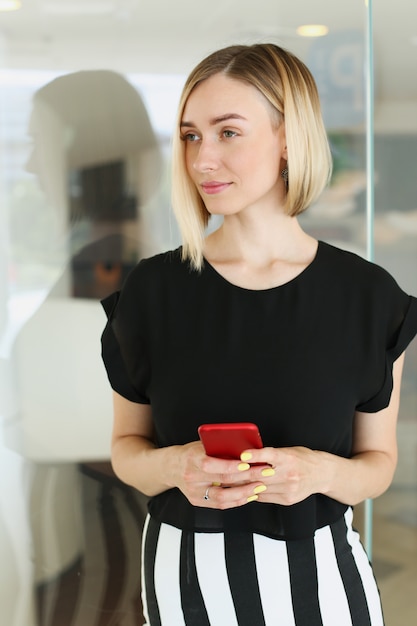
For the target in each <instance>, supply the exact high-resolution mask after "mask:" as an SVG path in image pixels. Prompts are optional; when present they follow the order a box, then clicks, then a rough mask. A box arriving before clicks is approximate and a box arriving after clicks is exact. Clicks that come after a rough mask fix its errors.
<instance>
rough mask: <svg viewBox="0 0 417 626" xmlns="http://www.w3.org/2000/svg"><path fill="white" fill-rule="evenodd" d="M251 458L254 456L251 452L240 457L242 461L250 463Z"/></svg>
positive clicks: (243, 453)
mask: <svg viewBox="0 0 417 626" xmlns="http://www.w3.org/2000/svg"><path fill="white" fill-rule="evenodd" d="M251 458H252V455H251V453H250V452H242V454H241V455H240V460H241V461H250V460H251Z"/></svg>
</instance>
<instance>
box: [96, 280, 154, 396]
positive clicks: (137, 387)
mask: <svg viewBox="0 0 417 626" xmlns="http://www.w3.org/2000/svg"><path fill="white" fill-rule="evenodd" d="M119 300H120V292H118V291H117V292H115V293H113V294H111V295H110V296H108V297H107V298H105V299H104V300H102V302H101V304H102V306H103V308H104V311H105V313H106V315H107V324H106V326H105V328H104V331H103V333H102V336H101V355H102V358H103V362H104V366H105V368H106V371H107V376H108V379H109V382H110V385H111V387H112V389H113V390H114V391H116V392H117V393H119V394H120V395H122V396H123V397H124V398H127V400H130V401H131V402H138V403H141V404H149V398H148V397H147V395H146V393H145V391H144V390H142V389H141V386H142V387H143V388H144V387H145V386H146V379H147V372H146V370H147V366H146V363H147V359H146V356H145V351H144V349H143V348H142V350H141V345H140V344H141V342H140V340H138V339H137V340H136V342H135V349H136V352H137V354H138V357H139V358H140V354H141V352H142V356H143V358H142V359H141V362H142V367H141V368H140V369H141V372H140V376H138V377H134V375H133V372H132V371H130V370H131V368H130V367H129V355H128V354H127V351H126V349H123V347H122V345H121V344H122V343H123V342H121V341H120V339H119V337H118V336H117V334H120V333H117V332H116V330H115V320H116V317H117V318H118V326H119V327H121V328H123V319H120V318H123V312H120V311H119V310H118V309H119ZM128 323H129V320H128V319H126V324H128Z"/></svg>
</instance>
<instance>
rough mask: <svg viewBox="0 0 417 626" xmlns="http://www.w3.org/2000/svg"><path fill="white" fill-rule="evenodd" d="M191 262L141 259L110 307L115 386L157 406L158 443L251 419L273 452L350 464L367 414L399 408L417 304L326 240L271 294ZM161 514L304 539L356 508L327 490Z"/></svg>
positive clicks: (170, 255) (160, 509)
mask: <svg viewBox="0 0 417 626" xmlns="http://www.w3.org/2000/svg"><path fill="white" fill-rule="evenodd" d="M180 255H181V251H180V249H177V250H174V251H172V252H167V253H164V254H160V255H157V256H154V257H152V258H149V259H145V260H143V261H141V262H140V263H139V264H138V265H137V266H136V268H135V269H134V270H133V271H132V272H131V274H130V275H129V277H128V279H127V281H126V283H125V285H124V287H123V289H122V291H121V292H120V293H116V294H113V295H112V296H110V297H109V298H107V299H106V300H105V301H103V306H104V308H105V310H106V313H107V315H108V317H109V321H108V323H107V325H106V328H105V330H104V332H103V336H102V354H103V359H104V363H105V366H106V369H107V373H108V376H109V380H110V383H111V385H112V387H113V389H115V390H116V391H117V392H118V393H120V394H121V395H123V396H124V397H126V398H128V399H129V400H131V401H133V402H139V403H150V404H151V405H152V415H153V420H154V424H155V432H156V439H157V444H158V445H159V446H170V445H176V444H184V443H187V442H190V441H194V440H197V439H198V435H197V428H198V426H199V425H200V424H203V423H207V422H233V421H236V422H238V421H239V422H240V421H250V422H255V423H256V424H258V426H259V429H260V432H261V436H262V439H263V442H264V445H266V446H274V447H285V446H306V447H309V448H312V449H317V450H324V451H327V452H330V453H333V454H336V455H340V456H343V457H349V456H350V454H351V447H352V424H353V418H354V414H355V411H365V412H371V413H376V412H377V411H379V410H381V409H383V408H384V407H386V406H387V405H388V404H389V400H390V396H391V391H392V364H393V362H394V361H395V359H397V357H398V356H399V355H400V354H401V353H402V352H403V351H404V350H405V348H406V347H407V345H408V344H409V342H410V341H411V340H412V338H413V337H414V335H415V334H416V332H417V299H416V298H414V297H412V296H408V295H407V294H406V293H404V292H403V291H402V290H401V289H400V287H399V286H398V285H397V283H396V282H395V280H394V279H393V278H392V277H391V276H390V275H389V274H388V273H387V272H386V271H385V270H384V269H382V268H381V267H379V266H377V265H375V264H373V263H370V262H368V261H365V260H364V259H362V258H361V257H359V256H357V255H355V254H353V253H350V252H346V251H343V250H339V249H338V248H335V247H333V246H331V245H329V244H327V243H324V242H319V246H318V251H317V255H316V257H315V259H314V260H313V262H312V263H311V264H310V265H309V266H308V267H307V268H306V269H305V270H304V271H303V272H302V273H301V274H299V275H298V276H297V277H296V278H294V279H293V280H291V281H289V282H288V283H285V284H284V285H281V286H279V287H274V288H271V289H265V290H259V291H258V290H250V289H244V288H242V287H238V286H235V285H233V284H231V283H230V282H228V281H227V280H225V279H224V278H223V277H222V276H221V275H220V274H218V273H217V272H216V270H215V269H214V268H213V267H212V266H211V265H210V264H209V263H207V262H205V263H204V268H203V270H202V271H201V273H198V272H196V271H192V270H190V268H189V265H188V263H184V262H182V261H181V258H180ZM375 419H378V416H375ZM149 510H150V513H151V515H152V516H154V517H155V518H156V519H158V520H160V521H163V522H166V523H169V524H172V525H174V526H176V527H178V528H185V529H190V530H195V531H204V532H220V531H223V530H226V529H228V530H230V529H234V528H235V529H239V530H249V531H252V532H257V533H260V534H265V535H268V536H271V537H276V538H283V539H293V538H302V537H307V536H311V535H312V534H313V533H314V531H315V530H316V529H317V528H320V527H322V526H324V525H326V524H329V523H331V522H333V521H335V520H336V519H338V518H339V517H340V516H341V515H343V513H344V512H345V510H346V505H344V504H341V503H340V502H337V501H335V500H333V499H331V498H328V497H327V496H324V495H321V494H315V495H312V496H310V497H309V498H307V499H306V500H304V501H303V502H300V503H298V504H295V505H293V506H281V505H276V504H266V503H259V502H253V503H251V504H248V505H245V506H243V507H239V508H235V509H231V510H227V511H220V510H214V509H206V508H202V507H201V508H200V507H194V506H192V505H191V504H190V503H189V502H188V500H187V499H186V498H185V496H183V494H182V493H181V492H180V491H179V490H178V489H171V490H169V491H166V492H164V493H162V494H160V495H158V496H155V497H154V498H152V499H151V501H150V504H149Z"/></svg>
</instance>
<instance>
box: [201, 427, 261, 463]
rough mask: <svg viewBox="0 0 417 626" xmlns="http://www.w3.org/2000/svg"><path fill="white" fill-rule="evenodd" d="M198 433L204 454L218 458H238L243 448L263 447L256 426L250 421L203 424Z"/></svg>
mask: <svg viewBox="0 0 417 626" xmlns="http://www.w3.org/2000/svg"><path fill="white" fill-rule="evenodd" d="M198 434H199V437H200V439H201V441H202V443H203V445H204V449H205V451H206V454H207V455H208V456H216V457H218V458H220V459H240V455H241V453H242V452H243V451H244V450H248V449H250V448H262V447H263V443H262V439H261V435H260V433H259V430H258V427H257V426H256V424H252V423H251V422H237V423H223V424H203V425H202V426H200V427H199V429H198Z"/></svg>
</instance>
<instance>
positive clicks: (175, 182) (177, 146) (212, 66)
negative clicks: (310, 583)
mask: <svg viewBox="0 0 417 626" xmlns="http://www.w3.org/2000/svg"><path fill="white" fill-rule="evenodd" d="M218 73H222V74H224V75H225V76H228V77H229V78H233V79H236V80H240V81H242V82H244V83H246V84H249V85H252V86H253V87H256V88H257V89H258V90H259V91H260V93H261V94H262V95H263V96H264V97H265V98H266V100H267V101H268V102H269V103H270V105H272V108H273V110H274V111H275V112H276V113H277V116H276V117H277V118H278V122H279V124H281V123H284V124H285V134H286V143H287V153H288V172H289V173H288V183H287V195H286V201H285V207H284V208H285V210H286V211H287V213H288V215H291V216H295V215H298V214H300V213H301V212H302V211H305V209H306V208H307V207H308V206H309V205H310V204H312V202H314V201H315V200H316V199H317V198H318V196H319V195H320V193H321V192H322V191H323V189H324V187H325V186H326V184H327V183H328V181H329V179H330V175H331V170H332V160H331V154H330V148H329V143H328V140H327V134H326V130H325V128H324V123H323V119H322V115H321V108H320V100H319V96H318V91H317V86H316V83H315V81H314V78H313V76H312V75H311V73H310V71H309V70H308V68H307V67H306V66H305V65H304V63H302V61H300V60H299V59H298V58H297V57H296V56H294V55H293V54H292V53H290V52H288V51H287V50H284V49H283V48H280V47H278V46H276V45H274V44H254V45H251V46H244V45H236V46H229V47H227V48H223V49H222V50H218V51H217V52H214V53H212V54H210V55H209V56H208V57H206V58H205V59H203V61H201V62H200V63H199V64H198V65H197V66H196V67H195V68H194V70H193V71H192V72H191V74H190V75H189V77H188V79H187V81H186V83H185V85H184V88H183V91H182V95H181V98H180V103H179V107H178V116H177V123H176V128H175V133H174V137H173V144H172V158H173V164H172V206H173V210H174V213H175V215H176V218H177V221H178V224H179V227H180V231H181V234H182V238H183V248H182V256H183V259H184V260H186V259H188V260H189V261H190V262H191V265H192V267H194V268H195V269H200V268H201V266H202V263H203V253H202V250H203V241H204V231H205V228H206V226H207V224H208V222H209V218H210V213H209V212H208V211H207V209H206V207H205V204H204V202H203V200H202V199H201V197H200V195H199V193H198V191H197V189H196V187H195V185H194V183H193V182H192V180H191V179H190V177H189V175H188V173H187V169H186V165H185V144H184V142H183V141H182V140H181V137H180V123H181V120H182V116H183V112H184V108H185V105H186V102H187V100H188V98H189V96H190V94H191V93H192V91H193V89H195V87H196V86H197V85H198V84H200V83H201V82H202V81H204V80H207V79H208V78H210V77H211V76H214V75H215V74H218Z"/></svg>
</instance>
